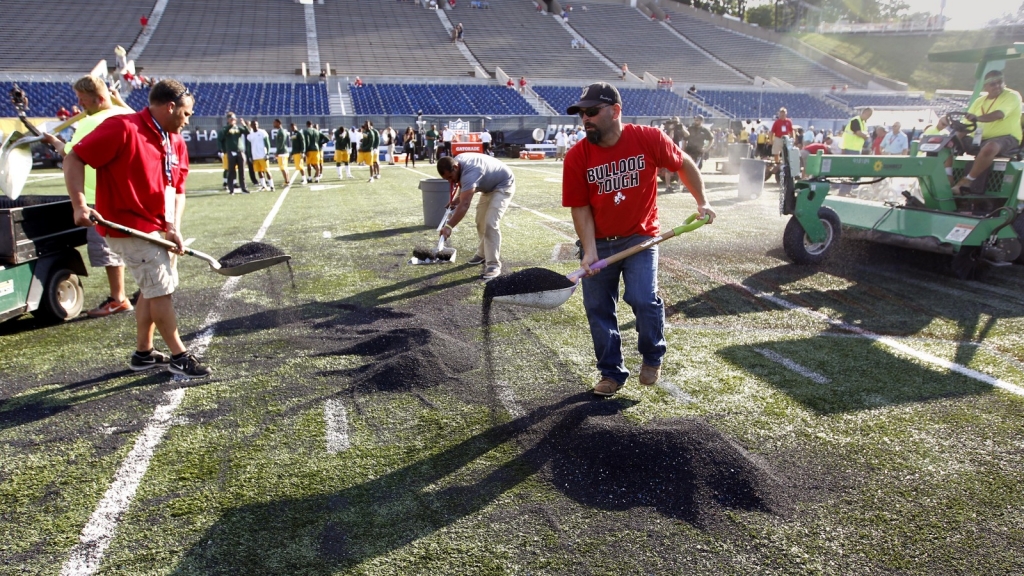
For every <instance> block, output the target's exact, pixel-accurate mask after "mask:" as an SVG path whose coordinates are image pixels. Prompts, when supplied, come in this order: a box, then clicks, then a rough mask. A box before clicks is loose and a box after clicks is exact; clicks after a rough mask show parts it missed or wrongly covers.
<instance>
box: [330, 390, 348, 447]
mask: <svg viewBox="0 0 1024 576" xmlns="http://www.w3.org/2000/svg"><path fill="white" fill-rule="evenodd" d="M324 420H325V421H326V422H327V452H328V453H329V454H337V453H339V452H344V451H345V450H348V449H349V448H351V447H352V444H351V443H350V442H349V440H348V412H346V411H345V405H344V404H342V402H341V400H339V399H337V398H334V399H331V400H328V401H327V402H325V403H324Z"/></svg>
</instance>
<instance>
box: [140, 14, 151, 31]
mask: <svg viewBox="0 0 1024 576" xmlns="http://www.w3.org/2000/svg"><path fill="white" fill-rule="evenodd" d="M139 24H142V27H143V28H145V27H146V26H148V25H149V18H146V16H145V15H143V16H142V17H141V18H139Z"/></svg>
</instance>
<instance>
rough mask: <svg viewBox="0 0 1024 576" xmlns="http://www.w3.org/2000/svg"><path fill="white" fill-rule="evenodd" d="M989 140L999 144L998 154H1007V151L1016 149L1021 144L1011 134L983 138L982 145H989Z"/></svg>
mask: <svg viewBox="0 0 1024 576" xmlns="http://www.w3.org/2000/svg"><path fill="white" fill-rule="evenodd" d="M989 142H995V143H996V144H997V145H998V146H999V150H998V151H996V156H1007V152H1009V151H1010V150H1016V149H1017V147H1018V146H1020V142H1018V141H1017V139H1016V138H1014V137H1013V136H1010V135H1006V136H996V137H995V138H983V139H982V141H981V145H982V146H983V147H984V146H987V145H988V143H989Z"/></svg>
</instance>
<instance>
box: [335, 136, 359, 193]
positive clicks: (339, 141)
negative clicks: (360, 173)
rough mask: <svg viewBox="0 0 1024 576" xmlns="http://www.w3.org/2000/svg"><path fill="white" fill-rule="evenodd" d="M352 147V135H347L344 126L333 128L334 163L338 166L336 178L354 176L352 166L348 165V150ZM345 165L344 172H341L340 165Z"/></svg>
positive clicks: (342, 178)
mask: <svg viewBox="0 0 1024 576" xmlns="http://www.w3.org/2000/svg"><path fill="white" fill-rule="evenodd" d="M351 147H352V137H351V136H350V135H349V133H348V130H346V129H345V127H344V126H338V127H337V128H335V129H334V165H335V166H336V167H337V168H338V180H344V179H345V176H348V177H349V178H355V176H352V168H351V167H350V166H349V165H348V161H349V157H348V151H349V148H351ZM342 164H344V165H345V174H342V172H341V165H342Z"/></svg>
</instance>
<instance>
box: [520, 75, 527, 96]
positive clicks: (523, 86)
mask: <svg viewBox="0 0 1024 576" xmlns="http://www.w3.org/2000/svg"><path fill="white" fill-rule="evenodd" d="M519 92H520V93H523V94H525V93H526V76H520V77H519Z"/></svg>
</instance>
